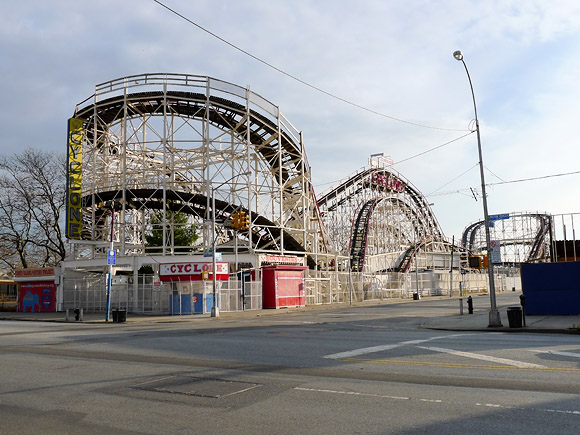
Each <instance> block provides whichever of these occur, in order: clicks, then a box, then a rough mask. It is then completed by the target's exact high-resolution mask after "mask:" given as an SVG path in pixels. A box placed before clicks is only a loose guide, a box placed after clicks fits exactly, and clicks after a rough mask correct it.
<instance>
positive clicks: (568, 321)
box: [0, 292, 580, 334]
mask: <svg viewBox="0 0 580 435" xmlns="http://www.w3.org/2000/svg"><path fill="white" fill-rule="evenodd" d="M519 295H520V293H519V292H517V293H515V292H504V293H498V295H497V299H496V300H497V306H498V309H499V312H500V317H501V322H502V325H503V326H501V327H489V326H488V325H489V297H488V296H487V295H474V296H473V301H474V308H475V309H474V312H473V314H468V309H467V298H466V297H464V298H463V313H464V314H463V315H460V314H459V299H458V298H447V297H424V298H422V299H421V300H419V301H408V300H388V301H386V300H383V301H371V302H365V303H359V304H356V305H352V306H349V305H343V304H336V305H315V306H308V307H301V308H289V309H280V310H252V311H239V312H222V313H220V317H219V318H218V319H212V318H211V317H210V316H209V314H196V315H184V316H171V315H146V314H132V313H129V314H128V315H127V319H126V320H127V321H126V324H143V323H150V324H155V323H179V322H196V321H203V320H206V321H208V320H211V321H215V322H219V321H220V320H231V319H242V318H248V319H249V318H260V317H270V316H275V315H279V314H286V313H292V312H297V311H316V310H319V311H328V310H333V309H345V308H350V307H352V308H355V307H364V306H378V305H388V304H391V303H412V304H414V305H418V306H420V305H421V304H422V303H424V302H429V301H434V300H440V299H447V300H449V301H452V302H453V303H456V304H457V305H456V307H457V310H456V313H454V314H450V315H446V316H440V315H439V316H438V315H437V314H436V313H435V311H430V308H429V307H428V306H427V304H425V312H424V314H423V315H422V317H429V319H428V320H426V321H425V322H423V324H422V325H421V327H422V328H426V329H436V330H449V331H493V332H547V333H560V334H580V316H529V315H528V316H525V326H522V327H521V328H510V326H509V321H508V316H507V308H508V307H515V306H518V307H519V306H520V304H519ZM454 311H455V310H454ZM438 312H440V311H438ZM430 316H432V317H430ZM0 320H20V321H42V322H66V321H67V320H66V313H64V312H58V313H18V312H13V311H8V312H0ZM68 323H73V324H74V323H79V322H75V315H74V313H73V312H72V310H71V311H70V312H69V319H68ZM82 323H90V324H96V325H99V324H100V325H107V323H106V322H105V315H104V313H83V321H82ZM109 323H111V324H112V323H113V318H112V316H111V317H110V319H109ZM117 325H118V324H117Z"/></svg>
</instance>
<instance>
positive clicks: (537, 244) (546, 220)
mask: <svg viewBox="0 0 580 435" xmlns="http://www.w3.org/2000/svg"><path fill="white" fill-rule="evenodd" d="M523 218H532V219H535V220H537V224H538V230H537V232H536V234H535V236H534V237H533V241H530V242H528V241H522V243H525V244H528V245H530V244H531V249H530V250H529V252H528V255H527V257H526V258H525V259H524V260H523V261H537V260H540V259H541V258H543V257H542V256H543V255H545V254H544V253H543V252H542V246H543V245H544V244H545V240H546V236H548V235H549V234H550V232H551V228H552V223H551V222H552V217H551V216H550V215H548V214H542V213H521V214H513V213H511V214H510V219H523ZM484 224H485V222H484V221H478V222H474V223H472V224H470V225H469V226H467V227H466V228H465V230H463V235H462V236H461V243H462V245H463V247H464V248H465V249H466V250H467V251H469V252H473V251H474V250H475V249H477V247H476V239H477V233H478V231H481V229H482V228H484ZM499 242H500V244H501V245H502V246H504V245H505V242H504V241H502V240H499Z"/></svg>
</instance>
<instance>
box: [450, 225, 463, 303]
mask: <svg viewBox="0 0 580 435" xmlns="http://www.w3.org/2000/svg"><path fill="white" fill-rule="evenodd" d="M454 246H455V236H453V237H452V238H451V265H450V266H449V297H453V248H454ZM460 296H461V295H460Z"/></svg>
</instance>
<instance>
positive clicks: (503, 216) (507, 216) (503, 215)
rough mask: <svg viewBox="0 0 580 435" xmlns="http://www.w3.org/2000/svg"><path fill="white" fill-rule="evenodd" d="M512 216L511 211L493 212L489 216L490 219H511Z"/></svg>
mask: <svg viewBox="0 0 580 435" xmlns="http://www.w3.org/2000/svg"><path fill="white" fill-rule="evenodd" d="M509 218H510V214H509V213H503V214H492V215H490V216H489V220H490V221H499V220H501V219H509Z"/></svg>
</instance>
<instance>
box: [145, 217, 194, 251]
mask: <svg viewBox="0 0 580 435" xmlns="http://www.w3.org/2000/svg"><path fill="white" fill-rule="evenodd" d="M165 219H166V222H167V224H166V229H167V230H166V233H165V237H166V239H165V240H166V242H165V244H166V246H171V245H172V244H173V246H174V247H175V251H174V253H187V252H191V251H192V246H193V245H194V243H195V242H196V241H197V239H198V237H199V235H198V234H197V231H196V227H195V225H194V224H190V223H189V222H188V215H187V214H185V213H182V212H173V211H166V212H165ZM149 225H150V231H148V232H147V233H145V248H146V250H147V252H148V253H161V252H163V211H157V212H155V213H153V214H152V215H151V218H150V221H149Z"/></svg>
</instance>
